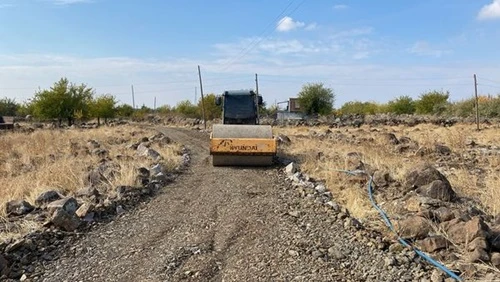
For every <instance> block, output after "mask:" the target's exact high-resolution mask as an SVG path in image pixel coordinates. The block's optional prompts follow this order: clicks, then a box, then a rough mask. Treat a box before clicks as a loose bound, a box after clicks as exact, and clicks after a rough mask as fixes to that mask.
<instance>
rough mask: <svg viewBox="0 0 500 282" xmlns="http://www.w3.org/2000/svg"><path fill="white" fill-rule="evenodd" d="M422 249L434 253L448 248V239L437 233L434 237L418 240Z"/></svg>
mask: <svg viewBox="0 0 500 282" xmlns="http://www.w3.org/2000/svg"><path fill="white" fill-rule="evenodd" d="M418 244H419V245H420V248H421V249H422V251H424V252H427V253H433V252H435V251H438V250H441V249H446V248H448V245H449V243H448V240H446V238H444V237H443V236H440V235H436V236H432V237H427V238H425V239H423V240H420V241H418Z"/></svg>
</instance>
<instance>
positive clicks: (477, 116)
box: [474, 74, 480, 131]
mask: <svg viewBox="0 0 500 282" xmlns="http://www.w3.org/2000/svg"><path fill="white" fill-rule="evenodd" d="M474 93H475V95H476V125H477V130H478V131H479V130H480V129H479V98H478V97H477V77H476V74H474Z"/></svg>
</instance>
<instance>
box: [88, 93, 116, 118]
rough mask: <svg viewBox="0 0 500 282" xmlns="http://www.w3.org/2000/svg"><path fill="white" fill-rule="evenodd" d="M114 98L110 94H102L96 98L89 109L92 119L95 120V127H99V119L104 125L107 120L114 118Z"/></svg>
mask: <svg viewBox="0 0 500 282" xmlns="http://www.w3.org/2000/svg"><path fill="white" fill-rule="evenodd" d="M116 103H117V101H116V98H115V97H114V96H113V95H111V94H104V95H101V96H99V97H96V98H95V99H94V100H93V101H92V103H91V107H90V112H91V115H92V117H95V118H97V125H101V118H104V123H108V119H109V118H114V117H115V116H116V108H115V106H116Z"/></svg>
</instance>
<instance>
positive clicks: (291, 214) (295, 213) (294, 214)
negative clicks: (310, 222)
mask: <svg viewBox="0 0 500 282" xmlns="http://www.w3.org/2000/svg"><path fill="white" fill-rule="evenodd" d="M288 214H289V215H290V216H293V217H299V215H300V214H299V212H298V211H291V212H289V213H288Z"/></svg>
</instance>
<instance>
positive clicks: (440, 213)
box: [432, 207, 455, 222]
mask: <svg viewBox="0 0 500 282" xmlns="http://www.w3.org/2000/svg"><path fill="white" fill-rule="evenodd" d="M432 213H433V215H434V218H435V219H436V220H437V221H438V222H445V221H449V220H452V219H454V218H455V214H454V213H453V211H452V210H451V209H450V208H447V207H439V208H437V209H435V210H434V211H433V212H432Z"/></svg>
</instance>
